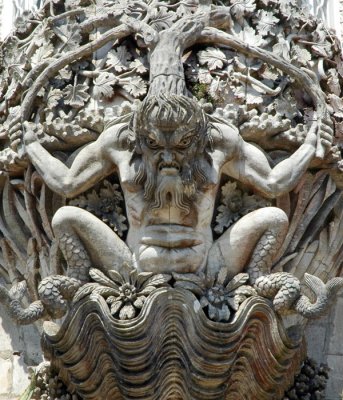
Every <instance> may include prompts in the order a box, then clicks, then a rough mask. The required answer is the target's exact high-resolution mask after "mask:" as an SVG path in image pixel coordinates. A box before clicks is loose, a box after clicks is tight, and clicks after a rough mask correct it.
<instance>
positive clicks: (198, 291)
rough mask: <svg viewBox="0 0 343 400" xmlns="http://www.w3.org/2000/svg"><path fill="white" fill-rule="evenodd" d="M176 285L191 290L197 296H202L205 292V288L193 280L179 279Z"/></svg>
mask: <svg viewBox="0 0 343 400" xmlns="http://www.w3.org/2000/svg"><path fill="white" fill-rule="evenodd" d="M174 287H175V288H181V289H185V290H189V291H191V292H192V293H194V294H195V295H197V296H202V295H203V294H204V290H203V289H202V288H201V287H199V286H198V285H196V284H195V283H193V282H188V281H177V282H175V284H174Z"/></svg>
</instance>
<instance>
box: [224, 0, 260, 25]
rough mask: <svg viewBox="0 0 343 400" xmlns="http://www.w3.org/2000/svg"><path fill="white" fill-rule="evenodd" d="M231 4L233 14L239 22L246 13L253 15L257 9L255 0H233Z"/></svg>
mask: <svg viewBox="0 0 343 400" xmlns="http://www.w3.org/2000/svg"><path fill="white" fill-rule="evenodd" d="M230 3H231V4H232V9H231V13H232V15H234V16H235V17H236V18H237V19H238V20H241V19H242V18H243V17H244V15H245V14H246V13H251V12H253V11H255V9H256V4H255V0H231V1H230Z"/></svg>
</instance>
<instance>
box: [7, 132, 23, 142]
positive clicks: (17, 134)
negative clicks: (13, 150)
mask: <svg viewBox="0 0 343 400" xmlns="http://www.w3.org/2000/svg"><path fill="white" fill-rule="evenodd" d="M21 136H22V132H21V131H16V132H14V133H13V134H12V135H10V139H11V141H12V142H13V141H14V140H16V139H20V138H21Z"/></svg>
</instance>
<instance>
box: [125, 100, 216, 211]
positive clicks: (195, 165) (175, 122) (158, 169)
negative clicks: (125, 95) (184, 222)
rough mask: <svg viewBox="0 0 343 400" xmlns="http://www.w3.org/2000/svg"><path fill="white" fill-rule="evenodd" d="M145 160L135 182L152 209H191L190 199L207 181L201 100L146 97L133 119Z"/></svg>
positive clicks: (205, 131) (137, 148) (137, 143)
mask: <svg viewBox="0 0 343 400" xmlns="http://www.w3.org/2000/svg"><path fill="white" fill-rule="evenodd" d="M130 128H131V131H132V132H133V133H134V138H135V139H134V141H135V154H136V155H137V156H138V157H139V158H140V160H141V163H140V167H139V170H138V172H137V174H136V177H135V183H137V184H140V185H143V186H144V197H145V199H146V200H148V201H149V206H150V207H151V208H164V207H165V206H167V205H169V206H173V207H177V208H178V209H180V210H181V211H183V212H184V213H188V212H189V207H190V199H191V198H192V196H193V195H194V194H195V192H196V191H197V190H200V189H201V188H202V187H203V186H205V185H206V183H207V182H208V177H207V176H206V173H205V171H206V170H207V169H208V165H209V164H210V163H211V158H210V156H209V154H208V152H207V149H206V147H207V145H208V141H209V136H208V123H207V119H206V116H205V114H204V113H203V111H202V109H201V108H200V107H199V105H198V104H197V102H196V101H195V100H193V99H190V98H188V97H185V96H177V95H168V96H165V95H160V96H148V97H147V98H146V99H145V100H144V101H143V103H142V104H141V107H140V108H139V109H138V110H137V111H136V113H135V115H134V118H133V119H132V121H131V127H130Z"/></svg>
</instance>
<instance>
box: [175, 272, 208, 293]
mask: <svg viewBox="0 0 343 400" xmlns="http://www.w3.org/2000/svg"><path fill="white" fill-rule="evenodd" d="M173 278H174V279H175V281H176V282H179V281H180V282H192V283H194V284H195V285H197V286H199V287H201V288H203V289H205V275H204V274H203V273H201V274H199V275H196V274H178V273H176V272H173Z"/></svg>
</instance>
